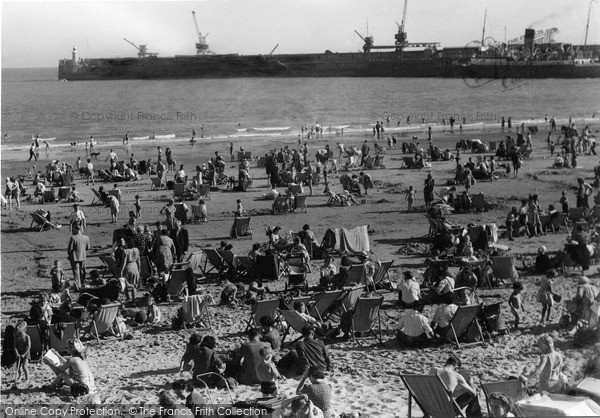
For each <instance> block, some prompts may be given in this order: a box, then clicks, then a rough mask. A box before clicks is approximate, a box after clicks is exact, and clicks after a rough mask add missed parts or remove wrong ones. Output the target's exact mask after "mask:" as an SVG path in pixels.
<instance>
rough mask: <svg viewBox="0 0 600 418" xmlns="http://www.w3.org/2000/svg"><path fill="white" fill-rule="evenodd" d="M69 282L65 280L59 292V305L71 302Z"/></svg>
mask: <svg viewBox="0 0 600 418" xmlns="http://www.w3.org/2000/svg"><path fill="white" fill-rule="evenodd" d="M71 300H72V299H71V281H69V280H67V281H66V282H65V286H64V287H63V288H62V291H61V292H60V303H65V302H71Z"/></svg>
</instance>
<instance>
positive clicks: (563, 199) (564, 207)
mask: <svg viewBox="0 0 600 418" xmlns="http://www.w3.org/2000/svg"><path fill="white" fill-rule="evenodd" d="M560 204H561V206H562V211H563V213H569V198H567V192H565V191H564V190H563V192H562V196H561V197H560Z"/></svg>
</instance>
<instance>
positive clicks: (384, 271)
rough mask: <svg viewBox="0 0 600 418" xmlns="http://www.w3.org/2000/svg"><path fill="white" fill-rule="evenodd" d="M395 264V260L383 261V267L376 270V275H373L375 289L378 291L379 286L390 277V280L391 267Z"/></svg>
mask: <svg viewBox="0 0 600 418" xmlns="http://www.w3.org/2000/svg"><path fill="white" fill-rule="evenodd" d="M392 264H394V260H392V261H382V262H381V266H379V267H376V268H375V274H374V275H373V283H374V284H375V289H377V285H378V284H379V283H380V282H381V281H382V280H383V279H384V278H385V276H388V279H389V278H390V274H389V271H390V267H392Z"/></svg>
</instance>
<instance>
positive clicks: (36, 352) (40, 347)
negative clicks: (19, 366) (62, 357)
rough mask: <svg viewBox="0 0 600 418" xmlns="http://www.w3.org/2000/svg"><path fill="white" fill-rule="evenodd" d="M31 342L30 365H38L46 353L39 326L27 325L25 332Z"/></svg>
mask: <svg viewBox="0 0 600 418" xmlns="http://www.w3.org/2000/svg"><path fill="white" fill-rule="evenodd" d="M25 332H26V333H27V335H29V339H30V340H31V349H30V350H29V352H30V354H31V360H29V361H30V362H31V363H39V362H40V361H42V357H44V353H45V352H46V342H45V338H44V335H43V333H42V329H41V328H40V326H39V325H28V326H27V330H26V331H25Z"/></svg>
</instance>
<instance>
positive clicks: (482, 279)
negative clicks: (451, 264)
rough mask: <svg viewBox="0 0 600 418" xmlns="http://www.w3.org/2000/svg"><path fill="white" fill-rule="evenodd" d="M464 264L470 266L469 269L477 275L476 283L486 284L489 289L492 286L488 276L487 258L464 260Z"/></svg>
mask: <svg viewBox="0 0 600 418" xmlns="http://www.w3.org/2000/svg"><path fill="white" fill-rule="evenodd" d="M463 265H464V266H468V267H471V270H472V271H473V273H475V275H476V276H477V283H478V284H479V285H480V286H481V285H485V286H488V287H489V288H490V289H491V288H492V287H493V286H492V283H491V281H490V279H489V277H488V273H487V270H488V261H487V260H479V261H464V262H463Z"/></svg>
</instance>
